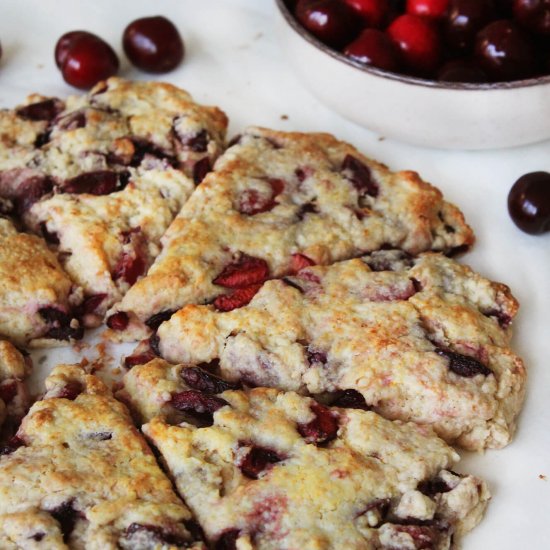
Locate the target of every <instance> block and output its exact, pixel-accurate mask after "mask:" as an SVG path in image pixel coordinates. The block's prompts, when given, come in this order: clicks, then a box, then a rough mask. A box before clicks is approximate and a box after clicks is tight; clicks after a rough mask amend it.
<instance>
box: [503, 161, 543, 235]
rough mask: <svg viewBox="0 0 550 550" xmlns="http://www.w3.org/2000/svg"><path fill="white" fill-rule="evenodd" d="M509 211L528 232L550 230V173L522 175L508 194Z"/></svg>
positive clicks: (534, 233)
mask: <svg viewBox="0 0 550 550" xmlns="http://www.w3.org/2000/svg"><path fill="white" fill-rule="evenodd" d="M508 212H509V213H510V217H511V218H512V220H513V222H514V223H515V224H516V225H517V226H518V227H519V228H520V229H521V230H522V231H525V232H526V233H530V234H531V235H540V234H541V233H546V232H547V231H550V174H549V173H548V172H531V173H529V174H525V175H523V176H521V178H519V179H518V180H517V181H516V183H514V185H513V186H512V189H511V190H510V193H509V194H508Z"/></svg>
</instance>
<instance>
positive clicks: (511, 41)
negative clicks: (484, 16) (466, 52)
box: [475, 19, 536, 81]
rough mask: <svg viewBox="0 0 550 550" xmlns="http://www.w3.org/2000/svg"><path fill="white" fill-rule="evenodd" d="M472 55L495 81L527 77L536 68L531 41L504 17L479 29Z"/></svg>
mask: <svg viewBox="0 0 550 550" xmlns="http://www.w3.org/2000/svg"><path fill="white" fill-rule="evenodd" d="M475 59H476V62H477V64H478V65H479V66H480V67H481V68H482V69H483V70H484V71H485V72H486V73H487V75H488V76H489V78H491V79H492V80H497V81H504V80H519V79H522V78H528V77H530V76H533V74H534V72H535V70H536V64H535V50H534V46H533V43H532V41H531V40H530V38H529V36H528V35H527V34H526V33H524V32H523V31H522V30H521V29H520V28H519V27H518V26H517V25H516V24H515V23H514V22H512V21H508V20H506V19H500V20H499V21H494V22H493V23H489V25H487V26H486V27H485V28H484V29H482V30H481V31H480V32H479V33H478V35H477V37H476V44H475Z"/></svg>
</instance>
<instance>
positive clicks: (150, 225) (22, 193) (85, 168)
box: [0, 78, 227, 326]
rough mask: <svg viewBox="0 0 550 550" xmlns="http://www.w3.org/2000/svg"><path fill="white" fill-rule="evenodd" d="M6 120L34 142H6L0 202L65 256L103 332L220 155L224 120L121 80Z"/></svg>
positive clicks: (3, 122)
mask: <svg viewBox="0 0 550 550" xmlns="http://www.w3.org/2000/svg"><path fill="white" fill-rule="evenodd" d="M31 99H32V98H31ZM48 101H50V102H52V107H51V108H50V109H45V108H42V109H40V108H39V107H38V106H40V105H43V104H44V103H47V102H48ZM37 105H38V106H37ZM54 106H55V108H54ZM21 113H24V114H25V117H26V118H25V117H23V120H21V119H22V116H23V115H22V114H21ZM2 116H3V119H2V117H0V128H2V127H3V126H7V127H8V128H9V129H11V128H12V127H13V126H16V125H19V126H21V125H25V128H26V130H27V133H28V134H29V137H28V138H26V139H25V140H23V139H22V138H19V141H16V140H15V138H12V136H11V134H10V133H9V132H7V133H6V135H5V136H4V138H3V140H4V143H5V144H6V148H5V153H6V157H7V158H5V159H4V158H2V157H1V156H0V170H1V172H0V196H4V197H5V198H8V199H10V200H12V202H13V203H14V205H15V211H16V213H17V214H19V215H20V216H22V218H23V220H24V222H25V224H26V225H27V227H29V228H31V229H32V230H33V231H35V232H36V233H38V234H42V235H43V236H44V237H45V239H46V240H47V241H48V242H49V243H50V245H51V246H52V247H53V248H55V249H56V250H57V251H58V254H59V258H60V260H61V261H62V264H63V266H64V268H65V269H66V270H67V272H68V273H69V275H70V276H71V277H72V279H73V280H74V281H75V282H77V283H78V284H79V285H80V286H81V287H82V288H83V290H84V293H85V301H84V304H83V307H82V317H83V321H84V323H85V324H86V325H87V326H94V325H97V324H99V323H100V322H101V321H102V319H103V316H104V314H105V312H106V311H107V309H108V308H109V307H110V306H112V305H113V304H114V303H115V302H116V301H118V300H120V299H121V298H122V296H123V295H124V293H125V292H126V291H127V290H128V289H129V288H130V287H131V286H132V285H133V284H134V283H135V282H136V280H138V279H139V278H140V277H142V276H143V275H144V274H145V273H146V272H147V269H148V268H149V266H150V265H151V264H152V263H153V260H154V259H155V257H156V256H157V255H158V253H159V252H160V249H161V247H160V238H161V236H162V235H163V233H164V232H165V230H166V228H167V227H168V226H169V224H170V223H171V222H172V220H173V219H174V217H175V216H176V214H177V213H178V212H179V210H180V209H181V207H182V205H183V204H184V203H185V201H186V200H187V198H188V197H189V195H190V194H191V193H192V192H193V190H194V188H195V185H196V184H198V183H199V182H200V181H201V180H202V178H203V177H204V175H205V174H206V173H207V172H208V171H209V170H210V168H211V166H212V165H213V163H214V161H215V159H216V158H217V157H218V155H219V154H220V153H221V152H222V150H223V148H224V140H225V130H226V126H227V118H226V116H225V115H224V113H223V112H222V111H220V110H219V109H217V108H215V107H204V106H201V105H198V104H197V103H195V102H194V101H193V100H192V98H191V96H190V95H189V94H188V93H187V92H185V91H184V90H181V89H178V88H176V87H174V86H172V85H169V84H163V83H158V82H128V81H124V80H121V79H118V78H112V79H109V80H108V81H106V82H103V83H99V84H98V85H97V86H96V87H95V88H94V89H92V90H91V91H90V93H89V94H87V95H84V96H75V97H69V98H68V99H67V101H66V103H65V104H63V103H62V102H61V101H60V100H52V99H50V100H42V101H41V102H39V103H38V104H33V103H31V104H30V105H27V106H26V107H23V108H20V109H18V110H16V111H15V112H9V111H8V112H5V113H2ZM46 117H50V118H48V119H47V120H46V121H45V120H42V119H43V118H46ZM29 119H30V120H29ZM33 132H34V134H33ZM12 133H16V132H15V131H12ZM24 135H25V134H24ZM30 136H34V141H33V140H32V139H31V137H30ZM31 142H32V143H31Z"/></svg>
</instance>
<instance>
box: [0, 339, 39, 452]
mask: <svg viewBox="0 0 550 550" xmlns="http://www.w3.org/2000/svg"><path fill="white" fill-rule="evenodd" d="M31 364H32V363H31V359H30V357H29V356H26V355H23V353H21V352H20V351H19V350H18V349H17V348H16V347H15V346H13V345H12V344H10V343H9V342H8V341H7V340H2V339H1V338H0V447H1V446H2V445H3V444H4V443H5V442H6V441H7V440H8V439H10V438H11V437H12V436H13V435H14V434H15V432H16V431H17V428H18V427H19V424H20V422H21V419H22V418H23V417H24V416H25V414H26V412H27V410H28V408H29V405H30V396H29V392H28V390H27V387H26V384H25V379H26V378H27V376H28V375H29V374H30V370H31Z"/></svg>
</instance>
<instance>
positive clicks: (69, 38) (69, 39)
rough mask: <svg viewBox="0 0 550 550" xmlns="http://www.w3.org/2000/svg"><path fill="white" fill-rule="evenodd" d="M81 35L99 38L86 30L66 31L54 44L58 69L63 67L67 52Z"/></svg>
mask: <svg viewBox="0 0 550 550" xmlns="http://www.w3.org/2000/svg"><path fill="white" fill-rule="evenodd" d="M83 37H87V38H89V39H92V38H93V39H97V40H101V38H99V36H96V35H95V34H92V33H91V32H88V31H71V32H66V33H65V34H64V35H63V36H62V37H61V38H60V39H59V40H58V41H57V44H56V45H55V54H54V56H55V64H56V65H57V67H58V69H61V68H63V63H65V59H67V54H68V53H69V50H70V49H71V48H72V47H73V45H74V43H75V42H76V41H77V40H80V39H81V38H83Z"/></svg>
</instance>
